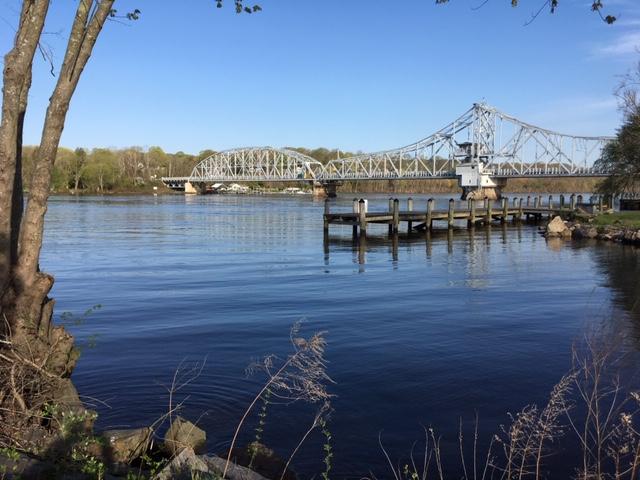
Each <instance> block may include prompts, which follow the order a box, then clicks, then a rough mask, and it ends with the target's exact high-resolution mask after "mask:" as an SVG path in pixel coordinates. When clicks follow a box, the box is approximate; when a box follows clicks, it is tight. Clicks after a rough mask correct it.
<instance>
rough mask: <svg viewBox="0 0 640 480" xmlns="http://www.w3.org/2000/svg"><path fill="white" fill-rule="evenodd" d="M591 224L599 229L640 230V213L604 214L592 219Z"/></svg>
mask: <svg viewBox="0 0 640 480" xmlns="http://www.w3.org/2000/svg"><path fill="white" fill-rule="evenodd" d="M593 224H594V225H596V226H599V227H605V226H614V227H629V228H640V211H627V212H615V213H605V214H603V215H598V216H597V217H595V218H594V219H593Z"/></svg>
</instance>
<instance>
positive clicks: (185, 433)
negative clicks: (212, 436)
mask: <svg viewBox="0 0 640 480" xmlns="http://www.w3.org/2000/svg"><path fill="white" fill-rule="evenodd" d="M206 446H207V434H206V433H205V432H204V430H201V429H200V428H198V427H196V426H195V425H194V424H193V423H191V422H190V421H188V420H185V419H184V418H182V417H176V418H175V419H174V420H173V423H172V424H171V427H169V430H167V433H166V434H165V436H164V448H165V450H166V451H167V452H169V453H170V454H171V455H176V454H177V453H178V452H180V451H181V450H182V449H183V448H185V447H189V448H192V449H193V451H194V452H195V453H204V451H205V449H206Z"/></svg>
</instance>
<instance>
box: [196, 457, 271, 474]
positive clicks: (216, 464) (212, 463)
mask: <svg viewBox="0 0 640 480" xmlns="http://www.w3.org/2000/svg"><path fill="white" fill-rule="evenodd" d="M200 458H201V459H202V460H203V461H204V462H205V463H206V464H207V466H208V467H209V472H210V473H217V474H218V475H219V476H220V475H222V472H224V466H225V464H226V463H227V461H226V459H224V458H220V457H217V456H215V455H213V456H202V457H200ZM224 478H226V479H227V480H266V478H265V477H263V476H262V475H260V474H259V473H256V472H254V471H253V470H251V469H249V468H247V467H243V466H240V465H236V464H235V463H229V468H228V469H227V474H226V475H225V477H224ZM274 478H275V477H274Z"/></svg>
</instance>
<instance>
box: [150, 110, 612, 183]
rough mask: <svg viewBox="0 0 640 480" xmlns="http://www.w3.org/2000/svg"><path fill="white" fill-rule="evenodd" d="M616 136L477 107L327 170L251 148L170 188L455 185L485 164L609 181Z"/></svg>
mask: <svg viewBox="0 0 640 480" xmlns="http://www.w3.org/2000/svg"><path fill="white" fill-rule="evenodd" d="M611 139H612V137H580V136H574V135H564V134H561V133H558V132H554V131H551V130H547V129H544V128H540V127H536V126H534V125H531V124H528V123H525V122H522V121H520V120H518V119H517V118H515V117H512V116H510V115H507V114H505V113H502V112H501V111H499V110H497V109H496V108H493V107H491V106H489V105H487V104H484V103H476V104H474V105H473V106H472V107H471V108H470V109H469V110H467V111H466V112H465V113H464V114H463V115H461V116H460V117H459V118H457V119H456V120H454V121H453V122H451V123H449V124H448V125H447V126H445V127H444V128H442V129H441V130H439V131H437V132H436V133H434V134H432V135H430V136H428V137H426V138H424V139H422V140H420V141H418V142H416V143H412V144H411V145H407V146H405V147H402V148H398V149H394V150H386V151H382V152H376V153H366V154H361V155H357V156H353V157H349V158H343V159H338V160H332V161H330V162H329V163H327V164H326V165H323V164H321V163H320V162H318V161H317V160H315V159H313V158H311V157H309V156H306V155H303V154H301V153H299V152H296V151H293V150H289V149H278V148H272V147H250V148H239V149H233V150H227V151H224V152H219V153H216V154H214V155H211V156H210V157H208V158H205V159H204V160H202V161H201V162H200V163H199V164H198V165H196V166H195V168H194V169H193V171H192V172H191V175H190V176H188V177H164V178H163V179H162V181H163V182H164V183H165V184H166V185H167V186H169V187H171V188H175V189H182V188H184V185H185V183H186V182H190V183H192V184H203V183H214V182H282V181H284V182H291V181H307V182H314V183H320V184H329V183H336V182H337V183H339V182H342V181H349V180H388V179H450V178H458V177H459V176H460V174H459V173H458V174H457V173H456V169H457V168H458V167H460V166H463V165H473V164H482V168H481V170H482V172H483V173H484V174H486V175H490V176H491V177H492V178H495V179H508V178H522V177H593V176H606V175H607V173H606V172H604V171H600V170H598V169H597V167H596V166H595V162H596V160H598V159H599V158H600V156H601V154H602V149H603V148H604V146H605V145H606V144H607V143H608V142H609V141H610V140H611Z"/></svg>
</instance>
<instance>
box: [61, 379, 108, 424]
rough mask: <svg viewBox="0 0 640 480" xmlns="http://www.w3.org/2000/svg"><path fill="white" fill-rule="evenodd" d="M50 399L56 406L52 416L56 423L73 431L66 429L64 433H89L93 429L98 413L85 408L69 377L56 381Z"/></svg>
mask: <svg viewBox="0 0 640 480" xmlns="http://www.w3.org/2000/svg"><path fill="white" fill-rule="evenodd" d="M52 400H53V404H54V405H55V407H56V408H55V411H54V417H55V420H56V421H57V423H58V424H59V425H62V428H63V429H65V430H69V429H72V430H74V431H73V432H69V431H67V432H65V434H67V435H68V434H70V433H71V434H79V433H90V432H92V431H93V424H94V422H95V420H96V418H97V417H98V414H97V413H96V412H95V411H93V410H88V409H87V408H85V406H84V404H83V403H82V400H80V396H79V395H78V391H77V390H76V387H75V386H74V385H73V383H72V382H71V379H69V378H63V379H61V380H60V381H59V382H58V385H57V388H56V389H55V391H54V392H53V399H52Z"/></svg>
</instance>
